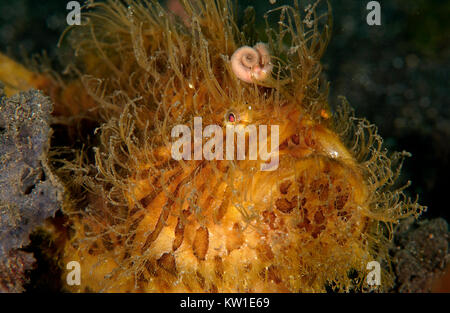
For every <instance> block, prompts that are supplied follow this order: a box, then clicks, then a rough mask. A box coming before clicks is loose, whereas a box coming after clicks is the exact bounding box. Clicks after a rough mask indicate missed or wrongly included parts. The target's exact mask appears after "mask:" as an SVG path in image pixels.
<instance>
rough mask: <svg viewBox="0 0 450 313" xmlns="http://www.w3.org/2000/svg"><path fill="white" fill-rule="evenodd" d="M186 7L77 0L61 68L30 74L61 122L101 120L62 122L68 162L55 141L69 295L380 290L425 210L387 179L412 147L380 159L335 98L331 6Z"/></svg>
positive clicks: (374, 142) (369, 130)
mask: <svg viewBox="0 0 450 313" xmlns="http://www.w3.org/2000/svg"><path fill="white" fill-rule="evenodd" d="M180 3H181V4H182V6H183V10H184V13H183V18H180V17H179V16H177V15H175V14H173V13H171V12H170V11H167V10H166V9H165V8H164V7H162V6H161V5H159V4H158V2H156V1H128V2H127V5H124V4H123V3H122V2H120V1H114V0H109V1H106V2H99V3H89V4H87V5H86V8H85V9H84V11H83V13H82V25H80V26H72V27H71V28H69V29H68V30H67V31H66V32H65V34H64V36H63V37H62V41H61V43H62V45H64V44H66V45H68V46H70V47H71V48H72V49H73V51H74V54H73V55H74V58H73V59H72V60H71V61H70V62H68V67H67V72H66V73H70V74H71V75H69V76H67V75H66V76H64V77H62V78H61V79H57V78H56V77H59V76H57V75H55V74H51V72H50V71H46V72H41V73H37V74H36V75H37V76H36V77H30V78H28V80H27V81H26V83H24V84H25V85H27V84H28V85H29V86H30V87H34V88H40V89H42V90H43V91H44V92H45V93H46V94H47V95H48V96H49V97H50V98H51V99H52V101H53V102H54V103H55V111H54V115H55V117H57V118H58V120H59V121H65V122H64V124H65V125H68V126H67V127H69V128H70V127H72V129H77V126H76V124H77V123H79V121H81V120H86V119H89V120H93V121H95V123H96V125H98V127H96V128H95V130H94V129H92V131H91V132H89V134H88V135H86V134H85V132H84V135H83V132H80V131H72V132H69V133H70V136H68V137H72V138H75V139H74V140H72V141H73V142H78V144H77V145H74V146H73V147H72V149H71V150H70V151H72V157H69V156H68V154H67V153H66V154H64V153H62V154H61V153H58V151H57V150H58V149H57V147H53V149H54V156H53V157H52V158H54V160H53V161H54V164H59V165H55V169H54V170H55V171H56V172H57V173H58V174H59V176H60V177H61V179H62V180H63V181H64V184H65V186H66V194H67V199H66V202H65V205H64V207H63V209H62V213H63V216H64V219H63V220H64V222H63V223H61V222H60V225H57V226H55V225H56V221H54V222H53V224H52V225H53V226H51V225H49V226H47V229H48V231H49V232H50V233H52V234H53V236H54V237H55V242H56V243H57V244H58V247H59V252H58V255H55V256H54V258H55V259H57V261H58V263H59V264H60V266H61V268H62V273H63V275H62V277H61V280H62V281H63V282H64V286H65V287H64V288H65V290H67V291H71V292H86V291H89V292H323V291H326V290H330V289H331V290H336V291H344V292H345V291H351V290H355V291H364V290H372V289H373V288H375V289H376V288H378V289H376V290H388V289H389V287H390V286H391V284H392V274H391V272H390V266H389V264H390V263H389V255H388V247H389V242H390V240H391V239H392V229H393V225H395V224H396V223H397V222H398V221H399V220H400V219H402V218H405V217H408V216H411V215H415V216H418V215H419V214H420V213H421V211H422V210H423V207H421V206H420V205H418V204H417V202H415V201H411V200H410V199H409V198H408V197H406V196H405V195H404V193H403V190H404V187H398V186H396V180H397V177H398V175H399V170H400V167H401V163H402V160H403V158H404V157H405V156H406V155H407V154H406V153H393V154H391V155H389V156H388V155H387V153H386V152H385V150H384V149H383V148H382V139H381V138H380V136H379V135H378V134H377V129H376V127H375V126H374V125H372V124H370V123H368V122H367V121H366V120H365V119H358V118H355V117H354V116H353V113H352V110H351V109H350V108H349V106H348V104H347V103H346V101H345V100H344V99H343V104H342V105H341V106H339V107H337V108H335V109H334V110H331V108H330V106H329V105H328V94H327V83H326V82H324V80H323V78H322V77H321V75H320V74H321V70H322V68H321V64H320V58H321V56H322V54H323V53H324V51H325V48H326V46H327V44H328V41H329V38H330V32H331V23H332V19H331V10H330V8H329V7H324V8H321V6H320V5H318V3H316V4H315V5H313V6H310V7H308V10H304V9H303V8H300V7H299V6H298V5H297V3H296V2H295V3H294V4H293V6H281V7H278V8H274V9H273V10H271V11H269V12H267V14H266V16H265V17H264V18H265V19H266V30H265V33H263V34H261V33H259V32H258V31H257V29H255V27H254V24H255V23H254V19H255V16H254V15H252V11H251V10H250V9H248V10H246V14H245V15H246V17H247V19H244V21H243V22H241V19H238V16H237V15H238V14H237V10H236V8H234V7H233V6H232V3H231V2H230V1H226V0H216V1H213V0H202V1H193V0H192V1H189V0H184V1H180ZM325 6H326V5H325ZM318 10H325V11H326V12H325V13H324V14H318V13H317V12H316V11H318ZM274 17H275V18H276V19H278V23H276V24H274V25H272V24H271V21H272V20H273V19H274ZM19 89H20V88H19ZM22 89H23V87H22ZM196 118H197V119H198V118H201V123H202V124H201V126H200V128H197V126H198V125H196V122H195V121H196ZM180 125H181V127H179V128H177V127H178V126H180ZM231 126H235V127H236V128H235V130H236V129H240V130H243V132H242V133H239V132H236V133H235V134H234V133H232V134H231V135H230V133H229V132H228V130H229V129H231V128H232V127H231ZM261 126H265V128H264V127H261ZM239 127H240V128H239ZM78 128H79V125H78ZM174 129H178V130H182V133H180V132H179V131H175V133H176V134H175V135H174ZM264 130H265V131H264ZM275 130H276V132H275ZM202 132H203V135H202ZM186 133H189V136H188V135H186ZM262 133H264V134H265V135H267V136H266V140H262V141H261V140H259V141H258V140H256V138H258V139H259V138H260V136H261V134H262ZM180 134H183V138H184V139H183V138H181V137H180ZM195 134H197V135H198V134H200V137H198V136H197V138H196V139H195V138H194V137H195V136H194V135H195ZM184 135H186V136H184ZM227 136H228V137H227ZM275 137H276V138H275ZM180 138H181V139H180ZM275 139H276V140H275ZM67 140H69V139H67ZM179 140H182V145H181V144H179V143H180V141H179ZM79 142H82V144H80V143H79ZM252 143H253V145H252ZM175 146H177V147H175ZM242 147H243V148H242ZM269 147H270V148H269ZM175 148H176V149H175ZM178 148H180V149H181V150H178ZM230 148H231V151H230ZM254 148H255V149H254ZM239 149H241V152H242V153H239ZM174 151H175V152H180V151H182V153H178V154H177V153H175V155H174ZM255 151H256V155H257V157H256V158H250V154H251V153H252V152H255ZM267 151H272V152H275V153H272V154H270V153H269V154H270V155H269V156H270V157H269V158H268V157H267V153H266V158H263V157H262V155H263V154H264V153H263V152H267ZM62 155H64V156H65V157H64V158H63V157H62ZM211 155H212V156H213V157H207V156H211ZM180 156H182V157H180ZM271 161H276V163H275V162H272V165H270V166H267V165H268V163H269V162H271ZM72 261H76V262H78V263H79V264H80V269H81V280H80V284H79V285H73V286H68V285H67V284H65V280H66V275H67V270H66V264H68V263H69V262H72ZM373 261H376V262H378V263H379V264H381V278H380V280H381V285H379V286H377V285H372V284H369V283H368V279H367V278H368V273H369V271H370V270H371V267H370V266H368V264H373ZM371 288H372V289H371Z"/></svg>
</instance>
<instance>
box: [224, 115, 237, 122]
mask: <svg viewBox="0 0 450 313" xmlns="http://www.w3.org/2000/svg"><path fill="white" fill-rule="evenodd" d="M225 118H226V120H227V122H229V123H234V122H236V115H235V114H234V113H233V112H228V113H227V114H226V117H225Z"/></svg>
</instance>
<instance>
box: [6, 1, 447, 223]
mask: <svg viewBox="0 0 450 313" xmlns="http://www.w3.org/2000/svg"><path fill="white" fill-rule="evenodd" d="M67 2H68V1H64V0H47V1H33V0H14V1H9V0H0V51H2V52H6V53H7V54H9V55H10V56H13V57H14V58H16V59H17V60H24V59H25V58H24V56H27V57H29V56H31V55H32V54H34V53H42V52H43V51H46V52H47V54H48V55H49V57H50V58H51V59H53V60H56V59H57V52H56V44H57V42H58V38H59V36H60V34H61V32H62V31H63V30H64V28H65V27H66V26H67V25H66V14H67V12H68V11H67V10H66V4H67ZM81 2H82V1H80V3H81ZM305 2H306V1H303V3H305ZM330 2H331V4H332V7H333V18H334V28H333V36H332V40H331V42H330V45H329V47H328V50H327V52H326V54H325V56H324V58H323V64H324V70H325V72H324V73H325V75H326V77H327V79H328V80H329V81H330V97H329V100H330V103H331V104H332V105H336V104H337V103H338V96H339V95H344V96H346V97H347V99H348V100H349V102H350V104H351V105H352V106H353V107H354V108H355V111H356V115H357V116H359V117H366V118H367V119H368V120H369V121H371V122H373V123H375V124H376V125H377V126H378V128H379V133H380V134H381V135H382V137H383V138H384V139H385V146H386V147H387V148H388V149H389V150H391V151H393V150H397V151H402V150H406V151H409V152H411V153H412V155H413V157H412V158H409V159H407V160H406V162H405V165H404V168H403V174H402V180H403V181H407V180H411V181H412V182H413V184H412V186H411V187H410V188H409V189H408V193H409V194H410V195H412V196H415V195H416V194H418V195H419V196H420V202H421V204H423V205H426V206H428V208H429V209H428V212H427V213H426V214H425V216H427V217H436V216H442V217H445V218H446V219H447V220H450V205H449V201H450V189H449V185H450V184H449V183H448V181H449V179H450V163H449V158H450V103H449V100H448V88H449V79H448V73H449V68H450V66H449V65H450V64H449V55H450V49H449V42H450V27H449V25H450V24H449V22H448V18H449V16H450V1H445V0H414V1H410V0H384V1H379V3H380V4H381V14H382V17H381V22H382V25H381V26H369V25H367V23H366V15H367V13H368V11H367V10H366V5H367V3H368V2H369V1H366V0H331V1H330ZM286 3H291V1H279V0H277V1H276V3H275V5H271V4H270V3H269V1H268V0H267V1H266V0H254V1H251V0H247V1H240V5H239V7H240V9H242V8H243V7H246V6H247V5H252V6H253V7H255V10H256V24H255V27H261V26H263V18H262V17H263V14H264V12H265V11H266V10H268V9H270V8H273V7H275V6H277V5H280V4H286ZM301 3H302V2H301Z"/></svg>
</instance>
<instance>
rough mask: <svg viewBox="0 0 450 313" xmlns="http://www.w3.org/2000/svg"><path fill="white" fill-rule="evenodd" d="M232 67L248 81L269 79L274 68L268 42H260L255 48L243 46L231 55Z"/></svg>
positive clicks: (239, 76)
mask: <svg viewBox="0 0 450 313" xmlns="http://www.w3.org/2000/svg"><path fill="white" fill-rule="evenodd" d="M231 68H232V70H233V73H234V74H235V75H236V77H237V78H239V79H240V80H243V81H245V82H247V83H252V82H254V81H255V80H256V81H263V80H265V79H267V78H268V77H269V76H270V74H271V72H272V68H273V64H272V63H271V62H270V54H269V50H268V48H267V46H266V44H264V43H262V42H260V43H257V44H256V45H255V46H254V47H253V48H252V47H249V46H243V47H240V48H239V49H237V50H236V51H235V52H234V53H233V55H232V56H231Z"/></svg>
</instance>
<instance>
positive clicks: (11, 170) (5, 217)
mask: <svg viewBox="0 0 450 313" xmlns="http://www.w3.org/2000/svg"><path fill="white" fill-rule="evenodd" d="M52 109H53V106H52V103H51V102H50V100H49V99H48V98H47V97H45V96H43V95H42V93H41V92H39V91H35V90H31V91H27V92H22V93H20V94H16V95H14V96H12V97H10V98H7V97H6V96H5V95H4V94H3V88H2V86H0V292H21V291H23V285H24V283H26V281H27V279H26V277H25V271H26V270H28V269H30V268H31V267H32V264H33V262H34V258H33V256H32V255H31V254H29V253H26V252H24V251H21V250H20V249H21V248H23V247H24V246H26V245H27V244H29V241H30V239H29V235H30V233H31V232H32V231H33V230H34V229H35V228H36V227H38V226H39V225H42V223H43V222H44V220H45V219H46V218H48V217H51V216H53V215H54V213H55V212H56V211H57V210H58V209H59V208H60V206H61V203H62V199H63V187H62V185H61V184H60V183H59V181H58V179H57V178H56V177H55V176H54V175H52V173H51V171H50V168H49V166H48V163H47V153H48V150H49V138H50V135H51V128H50V125H49V122H50V113H51V111H52Z"/></svg>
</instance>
